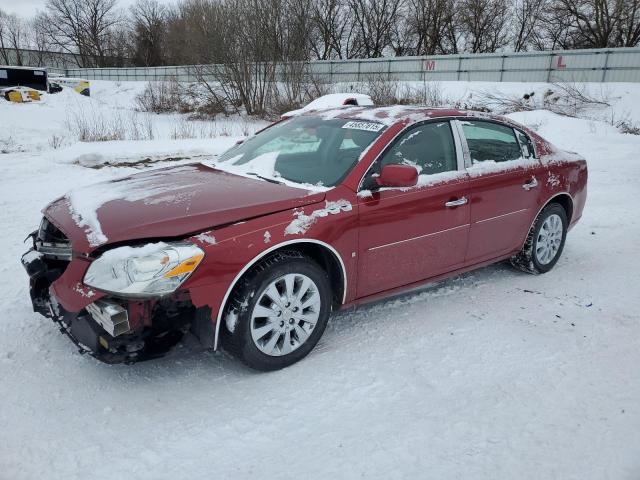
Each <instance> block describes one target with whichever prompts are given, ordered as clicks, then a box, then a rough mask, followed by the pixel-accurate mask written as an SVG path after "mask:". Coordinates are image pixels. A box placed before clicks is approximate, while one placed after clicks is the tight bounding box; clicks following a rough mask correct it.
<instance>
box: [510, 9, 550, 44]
mask: <svg viewBox="0 0 640 480" xmlns="http://www.w3.org/2000/svg"><path fill="white" fill-rule="evenodd" d="M548 4H549V1H548V0H516V2H515V3H514V7H513V18H512V24H513V29H514V33H513V50H514V51H515V52H522V51H525V50H527V48H528V47H529V46H531V45H532V44H535V43H536V39H537V38H539V37H540V30H541V27H542V22H543V19H544V12H545V10H546V8H547V7H548Z"/></svg>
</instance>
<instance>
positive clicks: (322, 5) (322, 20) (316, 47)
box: [310, 0, 353, 60]
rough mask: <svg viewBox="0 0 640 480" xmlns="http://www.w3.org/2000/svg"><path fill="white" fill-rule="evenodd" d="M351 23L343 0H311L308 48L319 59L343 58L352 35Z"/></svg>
mask: <svg viewBox="0 0 640 480" xmlns="http://www.w3.org/2000/svg"><path fill="white" fill-rule="evenodd" d="M352 32H353V23H352V22H351V16H350V12H349V10H348V8H347V7H346V5H345V2H344V1H343V0H313V1H312V3H311V27H310V37H311V38H310V48H311V51H312V53H313V55H314V56H315V58H317V59H319V60H329V59H332V58H343V55H345V54H346V52H347V51H348V50H349V49H348V48H346V47H345V42H346V43H348V42H349V41H350V38H351V37H352V35H351V33H352Z"/></svg>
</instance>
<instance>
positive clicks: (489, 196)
mask: <svg viewBox="0 0 640 480" xmlns="http://www.w3.org/2000/svg"><path fill="white" fill-rule="evenodd" d="M458 126H459V127H460V130H461V131H462V133H463V139H464V141H466V148H467V149H468V157H469V158H468V159H467V172H468V174H469V200H470V205H471V217H470V224H471V226H470V230H469V243H468V247H467V254H466V259H465V264H467V265H473V264H476V263H480V262H483V261H485V260H490V259H493V258H496V257H499V256H503V255H506V254H509V253H511V252H514V251H517V250H519V249H520V248H521V247H522V243H523V242H524V239H525V237H526V234H527V232H528V230H529V228H530V225H531V221H532V218H533V215H535V211H536V208H537V205H538V196H539V192H540V190H541V189H540V186H539V185H538V181H539V178H538V177H537V176H539V173H540V172H539V171H538V168H539V162H538V161H537V160H536V159H535V158H534V152H533V148H532V146H531V142H530V141H528V137H526V135H524V134H523V133H522V132H519V131H517V130H515V129H513V128H512V127H511V126H508V125H504V124H502V123H498V122H493V121H488V120H476V119H473V120H459V121H458Z"/></svg>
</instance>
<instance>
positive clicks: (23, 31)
mask: <svg viewBox="0 0 640 480" xmlns="http://www.w3.org/2000/svg"><path fill="white" fill-rule="evenodd" d="M639 43H640V0H515V1H513V0H176V2H175V3H173V4H169V5H166V4H164V3H160V2H158V1H157V0H137V2H136V3H135V4H134V5H133V6H131V7H130V8H127V9H124V8H121V7H120V6H119V5H118V3H117V0H47V1H46V4H45V8H44V10H43V11H40V12H38V13H37V14H36V15H35V16H34V17H33V18H30V19H23V18H19V17H17V16H15V15H9V14H6V13H4V12H2V10H0V62H3V63H15V64H18V65H21V64H23V62H24V61H25V60H24V59H23V58H22V57H21V55H20V51H21V50H24V49H30V50H33V51H35V52H36V53H38V52H42V53H43V54H44V53H45V52H61V53H72V54H74V55H75V57H74V58H75V59H76V62H77V63H78V66H80V67H108V66H124V65H135V66H160V65H191V64H194V65H195V64H211V63H220V64H231V63H238V62H240V63H243V64H244V63H246V62H248V61H251V62H295V61H307V60H317V59H320V60H329V59H352V58H376V57H383V56H407V55H434V54H452V53H488V52H496V51H516V52H519V51H527V50H549V49H579V48H606V47H633V46H637V45H638V44H639ZM16 51H17V52H16ZM10 52H13V55H14V57H10ZM42 59H43V60H42V61H43V62H44V59H45V56H44V55H42ZM30 61H33V60H30Z"/></svg>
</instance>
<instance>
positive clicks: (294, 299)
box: [251, 273, 321, 356]
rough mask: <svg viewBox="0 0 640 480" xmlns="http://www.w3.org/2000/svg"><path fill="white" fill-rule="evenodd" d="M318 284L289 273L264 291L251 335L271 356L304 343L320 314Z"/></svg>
mask: <svg viewBox="0 0 640 480" xmlns="http://www.w3.org/2000/svg"><path fill="white" fill-rule="evenodd" d="M320 307H321V299H320V293H319V291H318V287H317V285H316V284H315V283H314V282H313V280H311V279H310V278H309V277H307V276H306V275H302V274H299V273H289V274H286V275H283V276H281V277H279V278H277V279H275V280H274V281H272V282H271V283H269V285H268V286H267V287H266V288H265V289H264V290H263V291H262V292H261V293H260V296H259V298H258V301H257V302H256V304H255V306H254V307H253V312H252V313H251V338H252V339H253V342H254V344H255V345H256V347H258V349H259V350H260V351H261V352H262V353H264V354H266V355H269V356H282V355H287V354H289V353H291V352H293V351H294V350H296V349H298V348H299V347H300V346H301V345H303V344H304V343H305V342H306V341H307V340H308V339H309V337H310V336H311V333H312V331H313V329H314V327H315V325H316V323H317V322H318V319H319V316H320Z"/></svg>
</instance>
